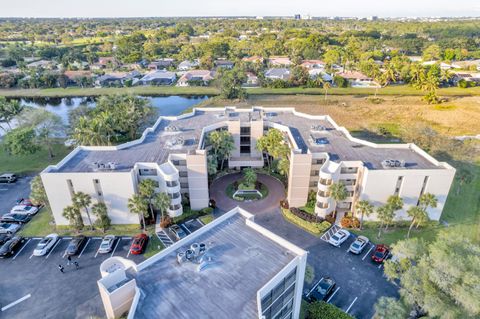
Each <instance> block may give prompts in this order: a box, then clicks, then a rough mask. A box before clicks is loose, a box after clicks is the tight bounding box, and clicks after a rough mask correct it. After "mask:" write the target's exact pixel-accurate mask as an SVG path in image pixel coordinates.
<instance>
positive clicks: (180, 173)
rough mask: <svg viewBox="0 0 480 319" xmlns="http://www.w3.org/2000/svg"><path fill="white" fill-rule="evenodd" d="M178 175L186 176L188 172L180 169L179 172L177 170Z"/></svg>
mask: <svg viewBox="0 0 480 319" xmlns="http://www.w3.org/2000/svg"><path fill="white" fill-rule="evenodd" d="M178 176H180V177H188V172H187V171H180V172H178Z"/></svg>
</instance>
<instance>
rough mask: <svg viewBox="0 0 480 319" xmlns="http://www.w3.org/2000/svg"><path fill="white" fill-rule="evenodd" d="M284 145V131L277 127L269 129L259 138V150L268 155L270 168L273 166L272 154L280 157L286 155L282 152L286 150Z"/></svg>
mask: <svg viewBox="0 0 480 319" xmlns="http://www.w3.org/2000/svg"><path fill="white" fill-rule="evenodd" d="M282 145H285V138H284V136H283V134H282V132H281V131H280V130H278V129H275V128H271V129H269V130H268V132H267V134H265V135H263V136H262V137H260V138H259V139H258V140H257V145H256V147H257V150H259V151H260V152H262V153H263V154H265V155H266V157H267V163H268V167H269V169H271V168H272V165H271V160H270V156H272V157H274V158H275V157H277V158H278V157H280V156H282V155H286V154H282V152H283V153H285V150H286V149H285V147H283V146H282Z"/></svg>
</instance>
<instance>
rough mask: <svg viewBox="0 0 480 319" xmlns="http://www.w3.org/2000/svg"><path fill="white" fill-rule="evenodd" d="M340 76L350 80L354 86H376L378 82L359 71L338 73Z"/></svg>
mask: <svg viewBox="0 0 480 319" xmlns="http://www.w3.org/2000/svg"><path fill="white" fill-rule="evenodd" d="M337 75H338V76H341V77H342V78H344V79H346V80H348V82H349V83H350V85H351V86H352V87H376V86H378V83H376V82H374V81H373V79H372V78H371V77H369V76H366V75H365V74H363V73H362V72H358V71H346V72H340V73H337Z"/></svg>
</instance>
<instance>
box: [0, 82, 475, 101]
mask: <svg viewBox="0 0 480 319" xmlns="http://www.w3.org/2000/svg"><path fill="white" fill-rule="evenodd" d="M247 92H248V94H249V95H271V94H274V95H299V94H300V95H320V96H322V98H323V95H324V94H325V91H324V90H323V89H322V88H286V89H270V88H249V89H247ZM116 93H131V94H140V95H164V94H165V95H218V94H219V93H220V90H219V89H218V88H216V87H177V86H135V87H130V88H77V87H70V88H66V89H63V88H52V89H2V90H0V95H3V96H12V97H63V96H98V95H105V94H116ZM374 94H375V89H370V88H331V89H329V90H328V95H333V96H335V95H359V96H371V95H374ZM438 94H439V95H441V96H479V95H480V87H473V88H467V89H462V88H458V87H450V88H442V89H439V90H438ZM377 95H379V96H396V95H402V96H417V97H420V96H423V95H425V93H424V92H422V91H419V90H416V89H414V88H413V87H411V86H408V85H394V86H387V87H385V88H381V89H379V90H378V91H377Z"/></svg>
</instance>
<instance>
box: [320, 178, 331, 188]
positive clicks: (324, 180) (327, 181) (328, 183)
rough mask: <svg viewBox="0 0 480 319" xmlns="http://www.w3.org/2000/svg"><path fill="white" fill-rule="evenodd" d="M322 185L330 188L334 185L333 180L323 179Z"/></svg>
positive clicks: (321, 180)
mask: <svg viewBox="0 0 480 319" xmlns="http://www.w3.org/2000/svg"><path fill="white" fill-rule="evenodd" d="M320 184H322V185H324V186H328V185H331V184H332V180H331V179H326V178H321V179H320Z"/></svg>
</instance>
